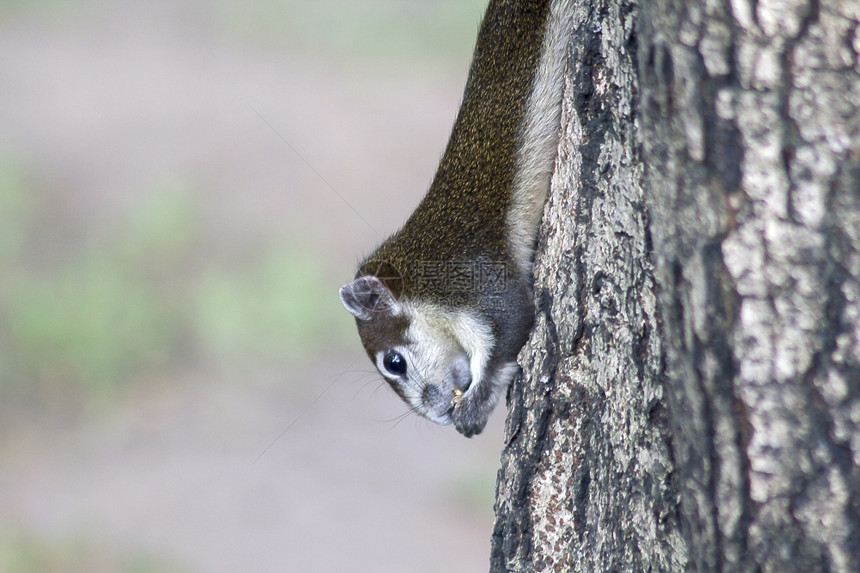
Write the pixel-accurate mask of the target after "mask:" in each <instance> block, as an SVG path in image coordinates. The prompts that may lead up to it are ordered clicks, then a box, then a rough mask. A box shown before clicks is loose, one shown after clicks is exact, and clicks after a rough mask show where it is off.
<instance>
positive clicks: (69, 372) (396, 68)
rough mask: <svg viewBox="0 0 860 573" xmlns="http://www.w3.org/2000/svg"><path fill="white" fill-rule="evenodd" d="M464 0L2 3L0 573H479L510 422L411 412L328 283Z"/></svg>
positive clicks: (433, 124)
mask: <svg viewBox="0 0 860 573" xmlns="http://www.w3.org/2000/svg"><path fill="white" fill-rule="evenodd" d="M484 4H485V2H484V0H304V1H300V0H275V1H272V0H259V1H255V2H250V3H243V2H239V1H238V0H219V1H208V2H207V1H201V0H173V1H167V0H153V1H150V2H145V3H143V2H120V1H113V2H107V1H98V0H78V1H77V2H62V1H60V0H27V1H25V0H0V571H3V572H5V573H8V572H13V573H18V572H40V573H41V572H52V571H57V572H66V571H75V572H76V571H82V572H83V571H86V572H166V571H170V572H174V571H176V572H197V571H200V572H239V571H242V572H245V571H253V572H268V571H273V572H275V571H278V572H282V571H302V572H304V571H375V572H378V571H398V572H403V571H409V572H423V571H428V572H429V571H485V570H487V567H488V555H489V541H490V534H491V531H492V519H493V514H492V503H493V491H494V486H495V475H496V468H497V465H498V456H499V452H500V450H501V447H502V425H503V418H504V407H501V408H500V409H499V410H498V411H497V412H496V413H495V415H494V416H493V418H492V419H491V423H490V427H489V428H488V429H487V430H486V431H485V432H484V434H482V435H481V436H478V437H477V438H474V439H472V440H466V439H464V438H462V437H460V436H459V435H458V434H457V433H456V432H455V431H454V430H453V428H451V427H445V428H443V427H439V426H434V425H432V424H430V423H429V422H426V421H423V420H420V419H418V418H416V417H415V416H405V417H404V414H405V412H406V408H405V406H404V405H403V404H401V402H400V401H399V399H397V398H396V397H395V396H394V395H393V393H392V392H391V391H390V390H389V389H388V388H387V387H386V386H385V384H384V383H383V382H382V381H381V379H380V378H379V376H378V375H377V374H376V373H375V371H374V370H373V368H372V366H371V365H370V362H369V361H368V360H367V358H366V357H365V356H364V354H363V352H362V350H361V348H360V345H359V343H358V338H357V335H356V334H355V330H354V324H353V322H352V319H351V317H350V316H349V315H348V314H347V313H346V312H345V311H343V310H342V309H341V307H340V304H339V301H338V298H337V294H336V292H337V287H338V286H339V285H340V284H341V283H343V282H345V281H347V280H349V279H350V278H351V277H352V273H353V270H354V267H355V263H356V262H357V260H358V259H359V258H360V257H361V256H362V255H363V254H366V253H368V252H369V251H370V250H372V249H373V247H374V246H375V245H376V244H377V243H378V242H379V241H380V237H381V236H386V235H387V234H389V233H391V232H392V231H394V230H395V229H396V228H397V227H398V226H399V225H400V223H401V222H402V221H403V220H404V218H405V217H406V216H407V215H408V213H409V212H410V211H411V209H412V208H413V207H414V206H415V204H416V203H417V202H418V200H419V199H420V197H421V196H422V195H423V193H424V190H425V189H426V187H427V185H428V184H429V182H430V180H431V178H432V176H433V172H434V169H435V167H436V163H437V161H438V158H439V156H440V154H441V152H442V150H443V148H444V145H445V143H446V140H447V136H448V132H449V129H450V126H451V124H452V122H453V120H454V117H455V114H456V111H457V107H458V104H459V99H460V95H461V93H462V89H463V84H464V81H465V77H466V72H467V68H468V63H469V57H470V53H471V49H472V46H473V43H474V39H475V34H476V31H477V27H478V23H479V20H480V15H481V13H482V11H483V7H484Z"/></svg>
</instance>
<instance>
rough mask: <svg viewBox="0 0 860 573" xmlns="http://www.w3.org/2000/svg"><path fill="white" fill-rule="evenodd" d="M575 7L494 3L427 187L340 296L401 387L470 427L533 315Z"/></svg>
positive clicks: (503, 383)
mask: <svg viewBox="0 0 860 573" xmlns="http://www.w3.org/2000/svg"><path fill="white" fill-rule="evenodd" d="M571 3H572V2H571V0H491V1H490V3H489V5H488V7H487V10H486V12H485V14H484V18H483V20H482V22H481V26H480V29H479V31H478V39H477V42H476V46H475V51H474V55H473V58H472V63H471V66H470V69H469V75H468V79H467V81H466V87H465V91H464V95H463V100H462V103H461V106H460V110H459V112H458V114H457V119H456V121H455V123H454V126H453V129H452V132H451V137H450V139H449V141H448V145H447V147H446V149H445V152H444V154H443V156H442V159H441V161H440V164H439V168H438V169H437V171H436V175H435V177H434V179H433V181H432V183H431V184H430V188H429V190H428V192H427V194H426V196H425V197H424V199H423V200H422V201H421V202H420V203H419V205H418V207H417V208H416V209H415V211H414V213H413V214H412V215H411V216H410V217H409V219H408V220H407V221H406V223H405V224H404V225H403V226H402V227H401V229H400V230H399V231H397V232H396V233H394V234H393V235H392V236H391V237H389V238H388V239H387V240H385V241H384V242H383V243H382V244H381V245H380V246H379V247H378V248H377V250H376V251H375V252H373V253H372V254H371V255H370V256H369V257H367V258H366V259H365V260H364V261H363V262H362V263H361V264H360V265H359V267H358V271H357V272H356V274H355V278H354V280H352V281H351V282H349V283H347V284H345V285H344V286H342V287H341V288H340V292H339V294H340V299H341V302H342V303H343V305H344V306H345V307H346V309H347V310H348V311H349V312H350V313H351V314H352V315H353V316H354V317H355V320H356V325H357V327H358V332H359V336H360V338H361V342H362V344H363V346H364V349H365V351H366V352H367V354H368V356H369V357H370V360H371V362H373V363H374V364H375V366H376V368H377V369H378V370H379V372H380V374H381V375H382V376H383V378H384V379H385V380H386V381H387V382H388V383H389V384H390V385H391V387H392V388H393V389H394V391H395V392H397V394H398V395H400V397H401V398H403V400H404V401H405V402H406V403H407V404H408V405H409V407H410V409H411V410H412V411H414V412H417V413H418V414H420V415H422V416H424V417H426V418H427V419H429V420H431V421H433V422H436V423H439V424H451V423H453V424H454V426H455V428H456V429H457V431H458V432H460V433H461V434H462V435H464V436H466V437H471V436H473V435H475V434H478V433H480V432H481V431H482V430H483V429H484V426H485V425H486V423H487V418H488V416H489V414H490V412H491V411H492V409H493V408H494V407H495V405H496V403H497V402H498V400H499V398H500V396H501V394H502V393H503V392H504V391H505V390H506V388H507V387H508V385H509V384H510V382H511V380H512V378H513V376H514V374H515V373H516V371H517V368H518V366H517V363H516V358H517V354H518V353H519V351H520V349H521V348H522V347H523V345H524V344H525V342H526V340H527V338H528V335H529V333H530V331H531V328H532V324H533V322H534V316H535V309H534V298H533V292H532V284H533V278H532V264H533V257H534V248H535V242H536V236H537V231H538V227H539V225H540V220H541V217H542V214H543V205H544V202H545V199H546V196H547V192H548V189H549V184H550V178H551V175H552V171H553V167H554V164H555V158H556V148H557V145H558V132H559V129H560V117H561V101H562V91H563V83H564V81H563V78H564V73H563V72H564V67H565V66H566V62H567V37H568V34H569V31H570V29H571V27H572V26H573V23H572V21H571V20H570V14H571V12H572V10H570V4H571Z"/></svg>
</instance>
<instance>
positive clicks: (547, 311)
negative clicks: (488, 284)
mask: <svg viewBox="0 0 860 573" xmlns="http://www.w3.org/2000/svg"><path fill="white" fill-rule="evenodd" d="M575 10H576V11H577V20H576V21H577V24H576V26H575V27H574V29H572V30H571V41H570V63H569V66H568V72H567V74H566V75H567V77H566V95H565V101H564V112H563V118H562V141H561V143H560V154H559V160H558V163H557V166H556V173H555V176H554V178H553V183H552V189H551V193H550V198H549V200H548V203H547V207H546V210H545V216H544V225H543V228H542V230H541V235H540V244H539V252H538V257H537V261H536V268H535V273H536V298H537V301H538V315H537V323H536V328H535V331H534V333H533V336H532V338H531V339H530V341H529V343H528V344H527V346H526V347H525V348H524V350H523V352H522V353H521V355H520V358H521V364H522V366H523V372H524V375H523V378H522V379H518V380H516V381H515V383H514V384H513V386H512V388H511V391H510V394H509V399H508V404H509V413H508V421H507V428H506V447H505V450H504V452H503V455H502V467H501V469H500V471H499V476H498V484H497V498H496V525H495V530H494V532H493V539H492V552H491V569H492V570H493V571H568V570H571V571H685V570H691V571H723V570H725V571H757V570H762V571H857V570H860V3H858V2H857V1H856V0H853V1H846V2H838V1H836V0H784V1H778V0H770V1H765V0H758V1H755V2H754V1H752V0H731V1H729V0H711V1H706V2H696V3H694V2H685V1H681V0H675V1H672V0H662V1H659V0H652V1H647V2H641V3H638V5H637V2H623V1H606V0H603V1H601V0H593V1H591V2H587V1H583V2H579V3H578V4H577V6H576V7H575Z"/></svg>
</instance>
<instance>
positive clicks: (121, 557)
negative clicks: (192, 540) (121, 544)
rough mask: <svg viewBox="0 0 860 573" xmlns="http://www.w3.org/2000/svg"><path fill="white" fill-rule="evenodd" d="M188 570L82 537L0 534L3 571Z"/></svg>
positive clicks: (100, 572) (172, 572)
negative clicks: (63, 538) (47, 537)
mask: <svg viewBox="0 0 860 573" xmlns="http://www.w3.org/2000/svg"><path fill="white" fill-rule="evenodd" d="M186 570H187V569H186V568H184V567H182V566H180V565H178V564H176V563H174V562H173V561H172V560H170V559H164V558H161V557H157V556H154V555H151V554H149V553H145V552H141V551H135V550H122V549H119V548H117V547H115V546H114V545H113V544H106V543H104V542H103V541H102V542H96V541H95V540H93V539H88V538H86V537H84V536H79V537H77V538H75V539H70V540H69V539H67V540H50V539H45V538H42V537H37V536H35V535H31V534H25V533H11V534H10V533H8V532H6V533H4V534H3V535H0V571H3V572H4V573H68V572H70V571H86V572H87V573H180V572H182V571H186Z"/></svg>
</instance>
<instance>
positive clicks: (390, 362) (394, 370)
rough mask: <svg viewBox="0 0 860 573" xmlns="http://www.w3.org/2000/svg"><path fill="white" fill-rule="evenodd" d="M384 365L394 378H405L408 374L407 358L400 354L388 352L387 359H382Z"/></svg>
mask: <svg viewBox="0 0 860 573" xmlns="http://www.w3.org/2000/svg"><path fill="white" fill-rule="evenodd" d="M382 365H383V366H385V369H386V370H387V371H388V372H389V374H393V375H394V376H403V375H405V374H406V358H404V357H403V355H402V354H400V353H399V352H395V351H393V350H389V351H388V352H386V353H385V357H384V358H383V359H382Z"/></svg>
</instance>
